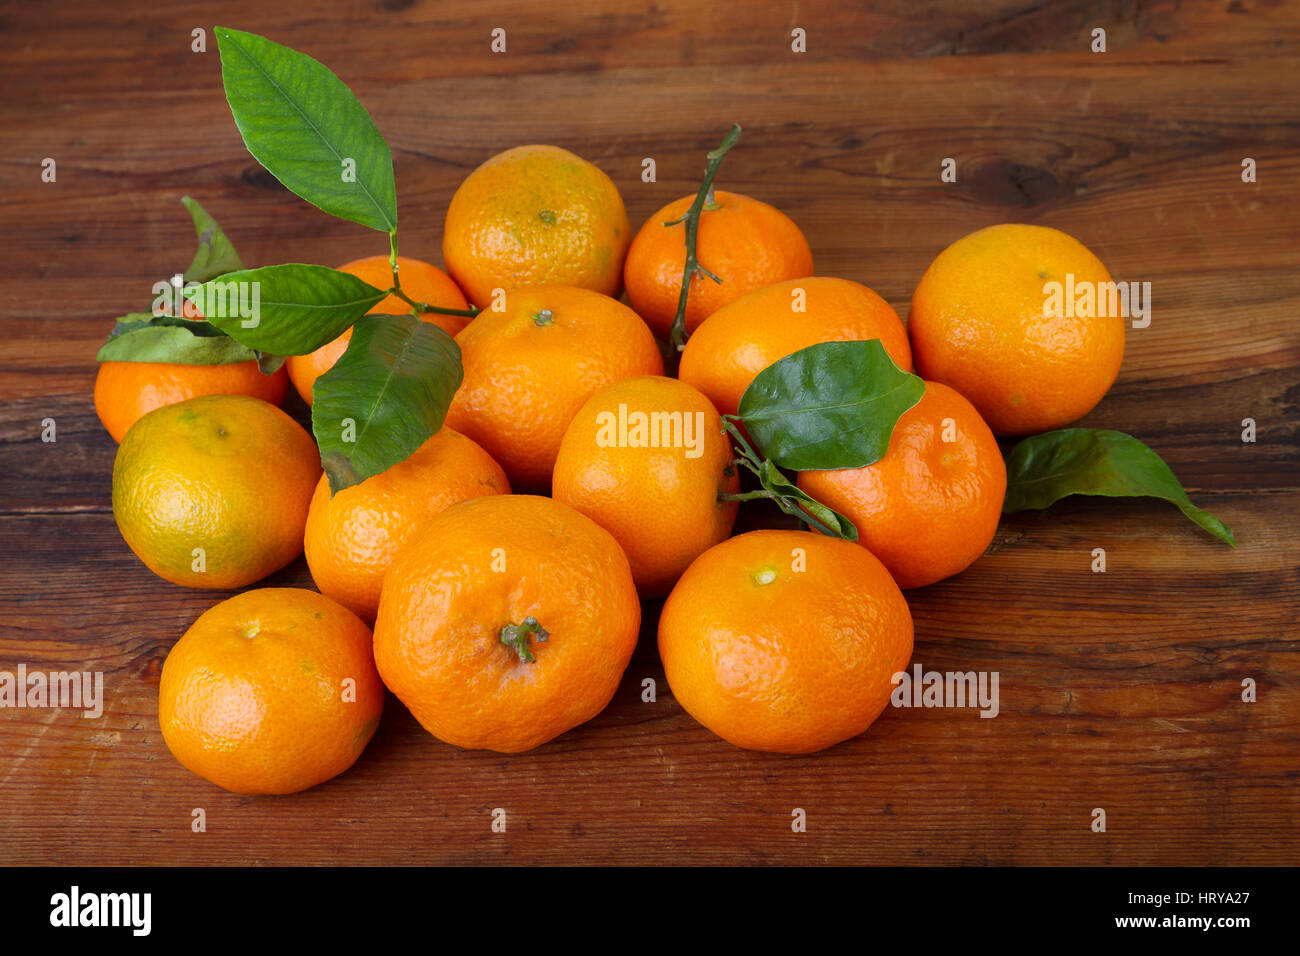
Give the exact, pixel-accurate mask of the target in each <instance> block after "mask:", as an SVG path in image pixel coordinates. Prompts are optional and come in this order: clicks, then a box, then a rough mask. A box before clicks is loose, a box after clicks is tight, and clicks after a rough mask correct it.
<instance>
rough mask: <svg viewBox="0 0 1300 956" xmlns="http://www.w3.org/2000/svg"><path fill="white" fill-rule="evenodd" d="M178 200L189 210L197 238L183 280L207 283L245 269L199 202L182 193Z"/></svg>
mask: <svg viewBox="0 0 1300 956" xmlns="http://www.w3.org/2000/svg"><path fill="white" fill-rule="evenodd" d="M181 202H182V203H184V204H185V208H186V209H188V210H189V211H190V217H191V218H192V219H193V220H194V231H195V233H197V234H198V237H199V248H198V251H197V252H195V253H194V261H193V262H191V263H190V267H189V268H188V269H186V270H185V281H186V282H207V281H208V280H209V279H215V278H216V277H217V276H220V275H225V274H226V273H227V272H237V271H238V270H240V269H242V268H244V263H243V262H242V261H241V260H240V258H239V254H238V253H237V252H235V247H234V246H233V245H231V242H230V240H229V239H227V238H226V234H225V233H224V232H222V231H221V226H220V225H218V224H217V221H216V220H215V219H213V218H212V216H210V215H209V214H208V211H207V210H206V209H204V208H203V207H202V206H201V205H199V201H198V200H197V199H191V198H190V197H189V196H182V197H181Z"/></svg>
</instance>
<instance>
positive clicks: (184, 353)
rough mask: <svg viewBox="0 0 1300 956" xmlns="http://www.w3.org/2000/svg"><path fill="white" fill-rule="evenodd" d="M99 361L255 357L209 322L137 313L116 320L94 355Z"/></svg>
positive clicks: (222, 361) (201, 361)
mask: <svg viewBox="0 0 1300 956" xmlns="http://www.w3.org/2000/svg"><path fill="white" fill-rule="evenodd" d="M95 358H96V360H97V361H100V362H174V363H176V364H179V365H229V364H231V363H233V362H250V361H253V360H254V359H256V355H255V354H254V353H253V352H252V351H251V350H250V349H247V348H245V347H244V346H242V345H240V344H239V343H238V342H236V341H235V340H234V339H232V338H230V336H228V335H226V334H224V333H223V332H222V331H221V330H220V329H217V328H214V327H213V326H212V325H211V324H210V323H208V322H195V321H192V320H190V319H180V318H176V317H174V316H170V315H160V316H154V315H150V314H149V313H147V312H134V313H131V314H130V315H124V316H122V317H121V318H120V319H118V320H117V323H116V324H115V325H114V326H113V331H112V332H110V333H109V334H108V341H107V342H105V343H104V344H103V346H101V347H100V350H99V352H98V354H96V356H95Z"/></svg>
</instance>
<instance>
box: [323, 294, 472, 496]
mask: <svg viewBox="0 0 1300 956" xmlns="http://www.w3.org/2000/svg"><path fill="white" fill-rule="evenodd" d="M463 375H464V370H463V368H462V366H461V361H460V348H459V347H458V346H457V345H456V342H455V340H454V339H453V338H452V337H451V336H450V335H448V334H447V333H446V332H444V331H443V330H442V329H440V328H438V327H437V326H436V325H434V324H432V323H430V322H422V321H420V320H419V319H417V318H416V317H415V316H413V315H369V316H366V318H365V319H363V320H362V321H360V322H358V323H357V325H356V328H355V329H353V330H352V340H351V341H350V342H349V343H348V349H347V351H346V352H344V353H343V356H342V357H341V358H340V359H339V360H338V362H337V363H336V364H335V365H334V367H333V368H331V369H330V370H329V371H328V372H326V373H325V374H324V375H322V376H321V377H320V378H318V379H317V380H316V385H315V388H314V389H313V390H312V407H311V425H312V431H313V432H314V433H315V435H316V442H317V444H318V445H319V446H320V454H321V464H322V465H323V466H324V468H325V473H326V474H327V475H329V483H330V493H331V494H333V493H334V492H337V491H339V490H340V489H342V488H347V487H349V486H350V485H355V484H358V483H359V482H362V481H365V480H366V479H367V478H369V477H370V476H371V475H377V474H379V473H380V472H382V471H385V470H386V469H388V468H390V467H391V466H393V465H395V464H397V463H398V462H399V461H402V460H404V459H405V458H407V457H408V456H409V455H410V454H411V453H412V452H414V451H415V450H416V449H417V448H419V447H420V446H421V445H422V444H424V442H426V441H427V440H428V439H429V438H430V437H431V436H432V435H433V434H434V433H435V432H436V431H437V430H438V429H439V428H441V427H442V422H443V419H444V418H446V416H447V406H448V405H450V404H451V397H452V395H454V394H455V393H456V389H457V388H459V387H460V382H461V378H462V377H463Z"/></svg>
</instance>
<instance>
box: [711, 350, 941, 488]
mask: <svg viewBox="0 0 1300 956" xmlns="http://www.w3.org/2000/svg"><path fill="white" fill-rule="evenodd" d="M924 393H925V383H924V382H922V381H921V379H920V378H918V377H917V376H915V375H912V374H909V373H908V372H904V371H903V370H902V369H900V368H899V367H898V366H897V365H895V364H894V362H893V359H891V358H890V357H889V353H888V352H886V351H885V348H884V346H883V345H881V344H880V340H879V339H870V340H867V341H862V342H821V343H819V344H817V345H812V346H809V347H808V348H806V349H800V350H799V351H798V352H795V353H793V354H791V355H787V356H786V357H785V358H783V359H781V360H780V361H778V362H776V363H774V364H772V365H769V366H768V367H767V368H765V369H763V371H761V372H759V373H758V376H757V377H756V378H755V379H754V381H753V382H751V383H750V385H749V387H748V388H747V389H745V394H744V395H742V396H741V398H740V408H739V415H738V416H737V417H738V418H739V419H740V420H741V421H742V422H744V424H745V429H746V430H747V431H748V432H749V434H750V435H751V436H752V437H753V439H754V441H755V442H756V443H757V444H758V447H759V448H760V449H762V451H763V453H764V454H765V455H766V456H767V457H768V458H771V459H772V460H773V461H775V462H776V463H777V464H778V465H780V466H781V467H782V468H791V469H794V470H795V471H808V470H812V469H817V470H823V469H832V468H862V467H864V466H866V465H870V464H871V463H872V462H874V461H878V460H880V458H882V457H883V456H884V454H885V452H887V451H888V450H889V438H890V436H891V435H892V434H893V433H894V425H896V424H897V423H898V419H899V417H900V416H901V415H902V414H903V413H904V412H906V411H907V410H908V409H909V408H911V407H912V406H913V405H915V404H916V403H917V402H919V401H920V400H921V396H922V395H923V394H924Z"/></svg>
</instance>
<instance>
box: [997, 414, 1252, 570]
mask: <svg viewBox="0 0 1300 956" xmlns="http://www.w3.org/2000/svg"><path fill="white" fill-rule="evenodd" d="M1068 495H1102V496H1105V497H1108V498H1162V499H1164V500H1165V501H1169V502H1172V503H1174V504H1175V505H1177V506H1178V507H1179V509H1180V510H1181V511H1182V512H1183V514H1185V515H1187V517H1188V518H1190V519H1191V520H1192V521H1194V522H1196V524H1197V525H1199V526H1200V527H1201V528H1203V529H1205V530H1206V531H1208V532H1209V533H1210V534H1212V535H1214V536H1215V537H1216V538H1218V539H1220V540H1221V541H1226V542H1227V543H1228V544H1230V545H1232V546H1233V547H1236V543H1237V542H1236V540H1235V538H1234V537H1233V534H1232V530H1231V529H1230V528H1229V527H1228V526H1227V525H1226V524H1224V523H1223V522H1222V521H1220V520H1219V519H1218V518H1216V517H1214V515H1212V514H1210V513H1209V512H1208V511H1203V510H1202V509H1200V508H1198V507H1196V506H1195V505H1194V504H1192V502H1191V500H1190V499H1189V498H1188V497H1187V492H1186V491H1184V490H1183V486H1182V485H1180V484H1179V483H1178V479H1177V478H1175V477H1174V473H1173V472H1172V471H1170V469H1169V466H1168V465H1166V464H1165V463H1164V461H1163V460H1162V459H1161V458H1160V456H1159V455H1157V454H1156V453H1155V452H1154V451H1152V450H1151V449H1150V448H1148V447H1147V446H1146V445H1144V444H1142V442H1140V441H1138V440H1137V439H1136V438H1134V437H1133V436H1132V435H1126V434H1124V433H1123V432H1116V431H1107V430H1102V429H1092V428H1062V429H1060V430H1058V431H1051V432H1044V433H1043V434H1041V435H1034V436H1033V437H1031V438H1026V439H1025V440H1024V441H1022V442H1020V443H1019V444H1018V445H1016V447H1015V448H1013V449H1011V453H1010V454H1009V455H1008V456H1007V496H1006V500H1005V501H1004V502H1003V505H1002V510H1003V511H1004V512H1006V513H1008V514H1010V513H1012V512H1015V511H1025V510H1028V509H1035V508H1046V507H1048V506H1049V505H1051V504H1052V503H1053V502H1056V501H1059V500H1060V499H1062V498H1064V497H1066V496H1068Z"/></svg>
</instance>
